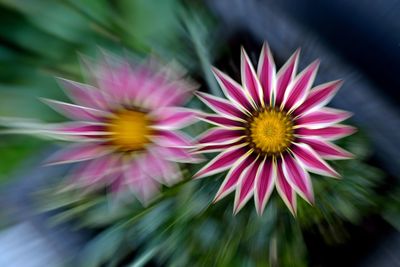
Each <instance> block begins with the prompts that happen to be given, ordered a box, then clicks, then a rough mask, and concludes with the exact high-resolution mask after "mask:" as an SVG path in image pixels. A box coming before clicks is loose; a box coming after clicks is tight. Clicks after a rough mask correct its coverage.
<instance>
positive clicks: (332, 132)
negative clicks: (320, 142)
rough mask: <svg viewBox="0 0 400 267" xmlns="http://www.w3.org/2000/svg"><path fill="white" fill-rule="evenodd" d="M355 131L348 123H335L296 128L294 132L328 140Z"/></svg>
mask: <svg viewBox="0 0 400 267" xmlns="http://www.w3.org/2000/svg"><path fill="white" fill-rule="evenodd" d="M355 132H356V128H354V127H352V126H348V125H335V126H329V127H325V128H322V129H307V128H299V129H296V134H297V135H299V136H319V137H322V138H325V139H328V140H336V139H340V138H342V137H345V136H348V135H351V134H353V133H355Z"/></svg>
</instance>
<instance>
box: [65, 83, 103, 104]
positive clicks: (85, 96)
mask: <svg viewBox="0 0 400 267" xmlns="http://www.w3.org/2000/svg"><path fill="white" fill-rule="evenodd" d="M58 81H59V82H60V84H61V85H62V87H63V88H64V89H65V91H66V93H67V94H68V96H69V97H70V98H71V100H73V101H74V102H75V103H77V104H81V105H83V106H87V107H92V108H104V107H105V106H106V103H107V102H106V100H105V99H104V96H103V94H102V93H101V91H100V90H99V89H97V88H95V87H93V86H91V85H88V84H83V83H78V82H74V81H70V80H67V79H62V78H58Z"/></svg>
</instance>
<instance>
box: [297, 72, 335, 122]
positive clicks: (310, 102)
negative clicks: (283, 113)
mask: <svg viewBox="0 0 400 267" xmlns="http://www.w3.org/2000/svg"><path fill="white" fill-rule="evenodd" d="M342 84H343V82H342V81H340V80H337V81H332V82H328V83H324V84H321V85H318V86H316V87H314V88H313V89H311V91H310V93H309V95H308V97H307V99H306V100H305V101H304V103H303V104H302V105H301V106H300V107H298V108H297V109H296V110H295V114H296V115H300V114H303V113H306V112H308V111H310V110H312V109H314V108H315V109H316V108H318V107H323V106H325V105H326V104H327V103H328V102H329V101H331V99H332V98H333V97H334V96H335V94H336V93H337V91H338V90H339V88H340V87H341V86H342Z"/></svg>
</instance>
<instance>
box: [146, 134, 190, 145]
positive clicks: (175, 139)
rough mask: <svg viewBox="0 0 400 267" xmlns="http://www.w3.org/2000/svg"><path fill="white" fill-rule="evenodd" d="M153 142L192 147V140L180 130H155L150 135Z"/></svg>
mask: <svg viewBox="0 0 400 267" xmlns="http://www.w3.org/2000/svg"><path fill="white" fill-rule="evenodd" d="M152 140H153V141H154V143H156V144H158V145H160V146H165V147H182V148H185V147H186V148H190V147H193V140H192V139H191V137H189V136H188V135H186V134H184V133H183V132H180V131H172V130H157V132H156V133H155V134H154V136H152Z"/></svg>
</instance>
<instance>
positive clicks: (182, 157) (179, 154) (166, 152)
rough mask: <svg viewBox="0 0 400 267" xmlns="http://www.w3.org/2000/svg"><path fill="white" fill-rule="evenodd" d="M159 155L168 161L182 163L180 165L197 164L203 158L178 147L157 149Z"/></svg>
mask: <svg viewBox="0 0 400 267" xmlns="http://www.w3.org/2000/svg"><path fill="white" fill-rule="evenodd" d="M157 149H158V150H159V153H160V154H161V155H163V156H164V157H165V159H166V160H168V161H175V162H182V163H199V162H201V161H203V158H202V157H200V156H199V155H197V156H196V155H192V153H189V152H188V151H187V149H184V148H179V147H159V148H157Z"/></svg>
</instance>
